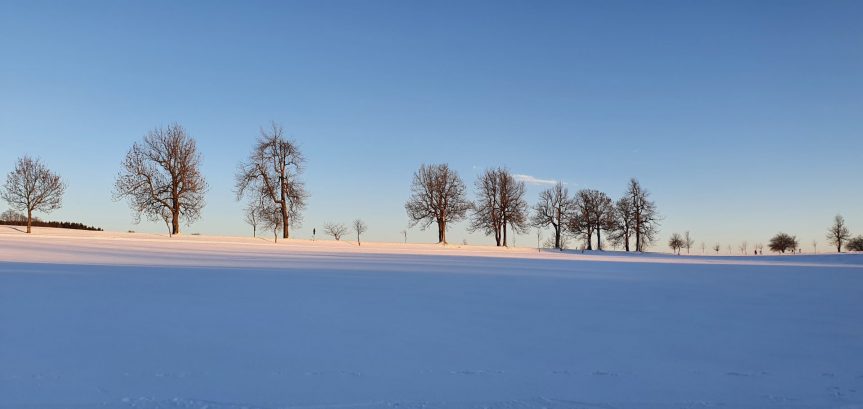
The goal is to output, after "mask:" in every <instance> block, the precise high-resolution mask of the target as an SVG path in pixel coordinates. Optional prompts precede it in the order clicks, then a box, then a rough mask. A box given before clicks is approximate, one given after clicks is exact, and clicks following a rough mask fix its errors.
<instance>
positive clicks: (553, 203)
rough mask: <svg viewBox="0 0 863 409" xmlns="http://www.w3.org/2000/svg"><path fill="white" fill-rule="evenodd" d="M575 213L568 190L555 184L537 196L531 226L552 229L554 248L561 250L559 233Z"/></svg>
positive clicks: (559, 184) (561, 242) (559, 183)
mask: <svg viewBox="0 0 863 409" xmlns="http://www.w3.org/2000/svg"><path fill="white" fill-rule="evenodd" d="M575 212H576V203H575V200H573V199H572V198H571V197H569V189H567V188H565V187H564V186H563V183H561V182H557V184H556V185H554V186H553V187H551V188H549V189H546V190H544V191H542V193H540V194H539V202H538V203H537V204H536V205H534V207H533V216H532V217H531V224H533V226H535V227H538V228H543V227H548V226H551V227H552V229H554V240H553V241H552V242H553V243H554V248H556V249H561V250H562V249H563V247H562V245H563V241H562V240H561V233H562V231H563V229H565V228H566V227H567V225H568V224H569V223H570V219H571V218H572V216H573V214H574V213H575Z"/></svg>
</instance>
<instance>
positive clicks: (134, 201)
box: [114, 124, 207, 234]
mask: <svg viewBox="0 0 863 409" xmlns="http://www.w3.org/2000/svg"><path fill="white" fill-rule="evenodd" d="M200 166H201V155H200V154H199V153H198V148H197V145H196V143H195V140H194V139H193V138H192V137H190V136H189V135H188V134H187V133H186V130H185V129H183V127H182V126H180V125H178V124H172V125H169V126H168V127H167V128H156V129H154V130H152V131H150V132H149V133H148V134H147V135H146V136H144V140H143V142H142V143H137V142H136V143H135V144H133V145H132V148H131V149H130V150H129V152H128V153H127V154H126V158H125V159H124V160H123V163H122V169H121V170H120V174H119V175H117V181H116V183H115V184H114V198H115V200H119V199H122V198H126V199H128V200H129V204H130V205H131V207H132V210H133V211H134V212H135V223H138V222H140V221H141V216H142V215H143V216H146V217H147V219H149V220H152V221H158V220H164V219H165V217H166V216H167V217H168V218H169V219H170V222H171V229H170V233H171V234H179V233H180V220H181V219H185V220H186V222H187V223H188V224H191V223H192V222H193V221H195V220H197V219H198V217H200V215H201V210H202V209H203V208H204V193H206V191H207V182H206V181H205V180H204V177H203V175H201V171H200Z"/></svg>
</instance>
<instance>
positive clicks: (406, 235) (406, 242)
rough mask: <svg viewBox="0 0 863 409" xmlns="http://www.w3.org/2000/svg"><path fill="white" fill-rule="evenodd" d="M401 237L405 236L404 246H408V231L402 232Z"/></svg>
mask: <svg viewBox="0 0 863 409" xmlns="http://www.w3.org/2000/svg"><path fill="white" fill-rule="evenodd" d="M402 236H405V244H408V231H407V230H402Z"/></svg>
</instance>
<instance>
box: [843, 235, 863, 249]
mask: <svg viewBox="0 0 863 409" xmlns="http://www.w3.org/2000/svg"><path fill="white" fill-rule="evenodd" d="M845 250H847V251H863V236H857V237H854V238H852V239H849V240H848V243H846V244H845Z"/></svg>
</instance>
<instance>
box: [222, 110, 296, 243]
mask: <svg viewBox="0 0 863 409" xmlns="http://www.w3.org/2000/svg"><path fill="white" fill-rule="evenodd" d="M305 162H306V160H305V157H303V154H302V153H301V152H300V148H299V147H298V146H297V143H296V142H295V141H293V140H289V139H287V138H286V137H285V134H284V129H282V126H281V125H279V124H277V123H275V122H273V123H272V124H271V125H270V127H269V128H266V129H265V128H261V135H260V136H259V137H258V140H257V142H256V143H255V147H254V149H252V153H250V154H249V158H248V160H247V161H246V162H245V163H242V164H241V165H240V167H239V169H238V170H237V174H236V192H237V200H240V199H241V198H242V197H243V196H244V195H249V196H251V198H252V200H256V199H257V198H263V199H264V200H265V201H266V202H270V203H272V204H273V205H275V206H276V207H277V208H278V210H279V212H281V216H280V220H281V222H282V227H281V230H282V237H283V238H285V239H287V238H290V236H291V234H290V227H291V226H294V227H296V226H299V225H300V222H301V221H302V211H303V209H305V207H306V200H307V199H308V196H309V195H308V192H306V188H305V185H304V184H303V182H302V181H301V180H300V174H301V173H302V172H303V169H304V167H305Z"/></svg>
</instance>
